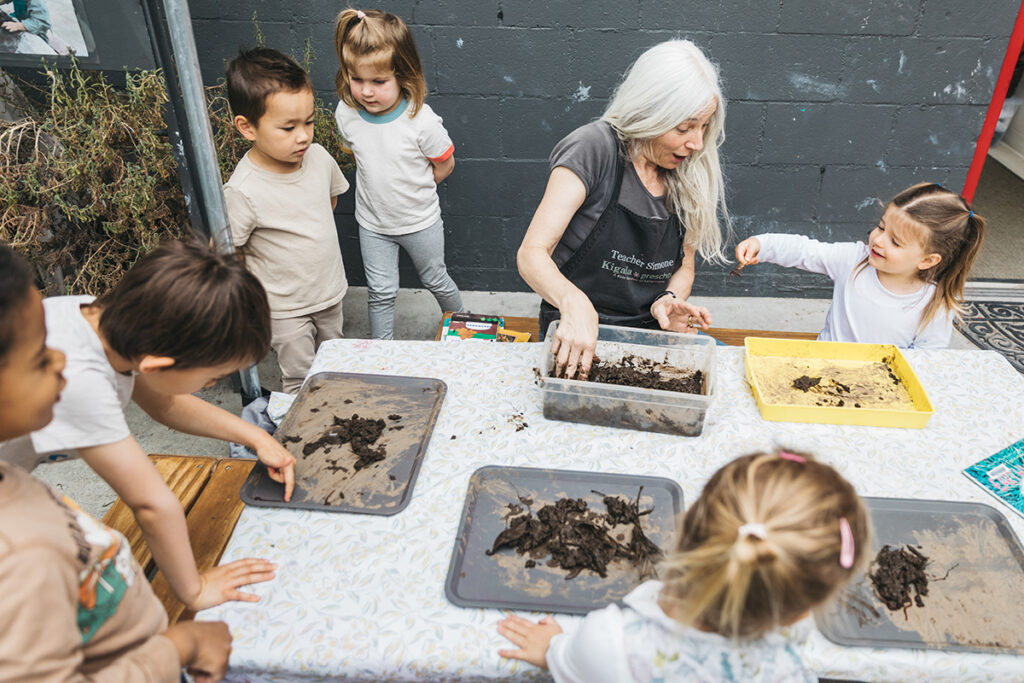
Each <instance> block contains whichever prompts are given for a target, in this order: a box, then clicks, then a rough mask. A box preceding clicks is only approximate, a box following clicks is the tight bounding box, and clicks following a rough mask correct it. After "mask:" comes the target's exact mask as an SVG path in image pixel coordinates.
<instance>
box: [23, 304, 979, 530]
mask: <svg viewBox="0 0 1024 683" xmlns="http://www.w3.org/2000/svg"><path fill="white" fill-rule="evenodd" d="M463 300H464V302H465V304H466V308H467V309H469V310H471V311H473V312H477V313H501V314H503V315H508V316H534V315H536V314H537V308H538V306H539V305H540V298H539V297H538V296H537V295H536V294H533V293H529V294H527V293H521V292H463ZM691 301H693V302H694V303H696V304H698V305H700V306H706V307H707V308H708V310H709V311H711V316H712V319H713V323H714V325H715V327H731V328H740V329H755V330H756V329H760V330H790V331H794V332H817V331H818V330H820V329H821V326H822V324H823V322H824V320H825V312H826V311H827V310H828V306H829V303H830V301H829V300H828V299H775V298H749V297H748V298H741V297H735V298H729V297H699V296H695V297H693V298H692V299H691ZM344 306H345V335H346V336H347V337H350V338H366V337H369V336H370V330H369V322H368V320H367V315H366V288H365V287H350V288H349V291H348V294H347V295H346V297H345V302H344ZM440 317H441V311H440V309H439V308H438V306H437V303H436V302H435V301H434V297H433V296H431V294H430V293H429V292H427V291H426V290H417V289H403V290H401V292H400V293H399V295H398V306H397V312H396V316H395V337H396V338H397V339H433V337H434V333H435V331H436V330H437V323H438V321H439V320H440ZM952 348H965V349H972V348H975V347H974V346H973V345H972V344H971V342H970V341H968V340H967V338H965V337H963V336H962V335H960V334H959V333H954V338H953V343H952ZM259 373H260V383H261V384H262V385H263V386H264V387H266V388H268V389H273V390H280V388H281V375H280V372H279V371H278V369H277V360H276V358H275V357H274V354H273V352H271V354H270V355H269V356H268V357H267V358H266V359H264V360H263V362H262V363H260V365H259ZM199 396H201V397H202V398H204V399H206V400H207V401H210V402H211V403H214V404H216V405H219V406H221V407H222V408H224V409H225V410H229V411H231V412H234V413H236V414H237V413H240V412H241V409H242V405H241V399H240V397H239V395H238V393H237V391H235V389H234V388H233V386H232V383H231V381H230V380H229V379H223V380H221V381H220V382H218V383H217V384H216V385H215V386H213V387H210V388H209V389H204V390H202V391H201V392H199ZM128 424H129V426H130V427H131V430H132V434H134V435H135V438H136V439H138V441H139V443H140V444H141V445H142V447H143V449H145V450H146V451H147V452H149V453H172V454H187V455H204V456H213V457H224V456H226V455H227V450H228V449H227V444H226V443H224V442H222V441H217V440H215V439H207V438H203V437H197V436H190V435H188V434H181V433H179V432H175V431H173V430H171V429H168V428H166V427H164V426H163V425H161V424H158V423H156V422H154V421H153V420H152V419H150V418H149V416H148V415H146V414H145V413H144V412H142V410H140V409H139V408H138V406H136V405H135V404H134V403H133V404H131V405H130V406H129V408H128ZM35 475H36V476H38V477H39V478H40V479H42V480H44V481H46V482H48V483H49V484H51V485H52V486H55V487H56V488H58V489H60V490H62V491H63V492H65V493H66V494H67V495H68V496H69V497H70V498H72V499H73V500H75V501H76V502H77V503H78V504H79V505H81V506H82V507H83V508H84V509H85V510H86V511H88V512H89V513H90V514H92V515H94V516H97V517H102V515H103V514H104V513H105V512H106V510H107V508H109V507H110V506H111V505H112V504H113V502H114V501H115V500H116V498H117V495H116V494H115V493H114V492H113V490H112V489H111V488H110V487H109V486H107V484H106V482H104V481H103V480H102V479H100V478H99V477H98V476H96V475H95V474H94V473H93V472H92V470H90V469H89V467H88V466H87V465H85V464H84V463H83V462H82V461H80V460H72V461H67V462H62V463H56V464H52V465H43V466H41V467H39V468H38V469H36V471H35Z"/></svg>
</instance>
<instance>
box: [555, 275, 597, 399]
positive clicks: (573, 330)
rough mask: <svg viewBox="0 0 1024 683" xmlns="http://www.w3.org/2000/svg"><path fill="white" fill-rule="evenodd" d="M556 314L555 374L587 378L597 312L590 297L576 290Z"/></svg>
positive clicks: (592, 357) (593, 343)
mask: <svg viewBox="0 0 1024 683" xmlns="http://www.w3.org/2000/svg"><path fill="white" fill-rule="evenodd" d="M559 313H561V316H562V317H561V320H559V321H558V329H557V330H555V338H554V339H553V340H552V341H551V353H553V354H555V377H565V378H567V379H574V378H577V379H586V378H587V374H588V373H589V372H590V364H591V363H592V362H593V360H594V348H595V347H596V346H597V311H595V310H594V305H593V304H592V303H590V299H588V298H587V296H586V295H585V294H583V293H582V292H579V291H577V292H576V294H575V295H574V296H571V297H569V298H567V299H566V301H565V302H564V303H563V304H562V308H561V309H560V310H559ZM577 370H578V371H579V375H578V377H577Z"/></svg>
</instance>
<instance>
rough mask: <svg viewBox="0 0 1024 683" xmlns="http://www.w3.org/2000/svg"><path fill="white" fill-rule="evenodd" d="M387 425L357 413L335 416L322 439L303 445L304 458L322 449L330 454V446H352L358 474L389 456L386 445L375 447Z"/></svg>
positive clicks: (382, 421)
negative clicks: (344, 416)
mask: <svg viewBox="0 0 1024 683" xmlns="http://www.w3.org/2000/svg"><path fill="white" fill-rule="evenodd" d="M389 417H390V416H389ZM399 419H400V418H399ZM386 425H387V423H386V422H384V420H372V419H369V418H365V417H359V415H358V414H355V413H353V415H352V417H347V418H342V417H338V416H337V415H335V416H334V418H333V419H332V424H331V426H330V427H328V428H327V430H326V431H325V432H324V433H323V434H322V435H321V436H320V438H318V439H316V440H314V441H310V442H307V443H306V444H305V445H303V447H302V456H303V457H309V455H310V454H312V453H314V452H316V451H317V450H320V449H324V451H325V452H328V453H329V452H330V450H331V449H330V446H340V445H342V444H346V443H347V444H350V445H351V447H352V452H353V453H355V454H356V456H357V459H356V462H355V464H354V465H353V467H354V468H355V470H356V471H357V472H358V471H359V470H361V469H363V468H365V467H369V466H370V465H372V464H373V463H375V462H380V461H381V460H383V459H384V458H385V457H386V456H387V448H386V447H385V445H384V444H380V445H379V446H374V444H376V443H377V439H379V438H380V435H381V433H382V432H383V431H384V428H385V426H386Z"/></svg>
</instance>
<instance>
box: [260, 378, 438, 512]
mask: <svg viewBox="0 0 1024 683" xmlns="http://www.w3.org/2000/svg"><path fill="white" fill-rule="evenodd" d="M446 391H447V386H446V385H445V383H444V382H442V381H441V380H439V379H430V378H425V377H398V376H394V375H364V374H357V373H348V372H321V373H317V374H316V375H313V376H312V377H310V378H309V379H308V380H306V383H305V384H304V385H303V386H302V389H301V390H300V391H299V395H298V396H297V397H296V398H295V402H294V403H293V404H292V407H291V409H289V411H288V414H287V415H286V416H285V418H284V420H283V421H282V422H281V426H280V427H279V428H278V430H277V432H276V433H275V434H274V438H275V439H277V440H278V441H279V442H280V443H282V444H284V446H285V448H287V449H288V450H289V452H291V454H292V455H294V456H295V491H294V492H293V494H292V499H291V500H290V501H289V502H287V503H286V502H284V500H283V497H284V485H282V484H279V483H277V482H276V481H274V480H272V479H271V478H270V477H269V476H268V475H267V469H266V467H264V466H263V465H262V464H260V463H257V465H256V467H254V468H253V470H252V472H251V473H250V474H249V477H248V479H246V481H245V484H243V485H242V490H241V493H240V495H241V498H242V500H243V501H244V502H245V503H246V504H248V505H257V506H270V507H286V508H300V509H306V510H326V511H329V512H360V513H365V514H370V515H393V514H396V513H398V512H401V511H402V510H403V509H405V506H406V505H408V504H409V500H410V498H411V496H412V489H413V485H414V484H415V483H416V476H417V475H418V474H419V471H420V465H421V464H422V463H423V456H424V454H425V453H426V450H427V444H428V443H429V442H430V435H431V433H432V432H433V430H434V423H435V422H436V421H437V414H438V412H439V411H440V410H441V403H442V401H443V400H444V395H445V392H446ZM353 414H358V415H359V416H360V417H364V418H370V419H383V420H384V421H385V422H386V424H387V427H386V428H385V430H384V432H383V434H382V435H381V436H380V438H379V439H378V441H377V443H376V444H374V445H379V444H384V445H385V446H386V448H387V457H386V458H385V459H384V460H382V461H380V462H377V463H374V464H372V465H370V466H369V467H366V468H363V469H361V470H358V471H356V470H355V469H354V468H353V467H352V464H353V463H354V462H355V460H356V456H355V454H354V453H353V452H352V448H351V446H350V445H349V444H347V443H346V444H344V445H340V446H332V447H331V450H330V452H327V451H326V449H323V448H321V449H318V450H316V451H313V452H312V453H310V454H309V455H308V456H306V455H303V452H302V447H303V445H304V444H305V443H307V442H309V441H313V440H316V439H318V438H319V437H320V436H321V435H322V434H323V433H324V432H325V431H326V430H327V429H328V428H329V427H330V425H331V424H332V421H333V418H334V416H335V415H337V416H338V417H341V418H350V417H352V415H353ZM389 415H400V416H401V419H400V420H392V419H389V417H388V416H389ZM294 437H298V439H299V440H298V441H297V442H296V441H294ZM346 470H347V471H346Z"/></svg>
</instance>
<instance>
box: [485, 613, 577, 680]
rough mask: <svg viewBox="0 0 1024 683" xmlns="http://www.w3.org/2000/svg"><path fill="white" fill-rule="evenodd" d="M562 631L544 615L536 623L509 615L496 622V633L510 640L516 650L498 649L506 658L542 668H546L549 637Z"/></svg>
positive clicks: (556, 623)
mask: <svg viewBox="0 0 1024 683" xmlns="http://www.w3.org/2000/svg"><path fill="white" fill-rule="evenodd" d="M561 632H562V627H561V626H559V625H558V622H557V621H555V620H554V619H553V618H552V617H544V618H543V619H541V620H540V621H539V622H537V623H536V624H535V623H533V622H532V621H530V620H529V619H523V618H522V617H517V616H515V615H514V614H512V615H509V616H507V617H505V618H504V619H502V620H501V621H499V622H498V633H500V634H501V635H503V636H505V637H506V638H508V639H509V640H510V641H512V644H513V645H515V646H516V647H518V648H519V649H518V650H498V654H499V655H501V656H502V657H506V658H508V659H521V660H522V661H524V662H529V663H530V664H533V665H534V666H539V667H540V668H542V669H546V668H548V661H547V654H548V646H549V645H550V644H551V639H552V638H554V637H555V636H556V635H558V634H559V633H561Z"/></svg>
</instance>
